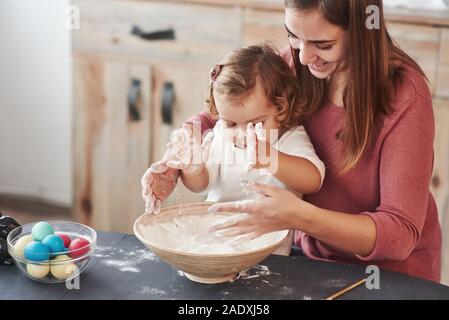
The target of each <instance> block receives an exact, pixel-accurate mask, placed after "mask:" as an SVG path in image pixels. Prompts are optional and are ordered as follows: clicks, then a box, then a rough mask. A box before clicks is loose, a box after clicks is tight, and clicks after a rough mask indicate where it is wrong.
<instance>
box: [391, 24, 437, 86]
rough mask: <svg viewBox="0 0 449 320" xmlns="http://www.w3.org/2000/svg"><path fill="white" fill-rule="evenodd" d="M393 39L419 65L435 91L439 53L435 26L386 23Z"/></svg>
mask: <svg viewBox="0 0 449 320" xmlns="http://www.w3.org/2000/svg"><path fill="white" fill-rule="evenodd" d="M388 30H389V32H390V34H391V36H392V37H393V40H394V41H395V42H396V43H397V44H398V45H399V47H400V48H401V49H403V50H404V51H405V52H407V53H408V54H409V55H410V56H411V57H412V58H413V59H415V61H416V62H418V64H419V65H420V66H421V68H422V69H423V71H424V73H425V74H426V76H427V78H428V79H429V81H430V86H431V90H432V94H435V93H436V88H437V71H438V60H439V54H440V33H441V29H440V28H437V27H429V26H420V25H411V24H410V25H409V24H402V23H388Z"/></svg>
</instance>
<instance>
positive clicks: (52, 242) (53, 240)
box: [42, 234, 64, 253]
mask: <svg viewBox="0 0 449 320" xmlns="http://www.w3.org/2000/svg"><path fill="white" fill-rule="evenodd" d="M42 243H43V244H45V245H46V246H47V247H49V248H50V252H51V253H56V252H63V251H64V241H63V240H62V239H61V237H59V236H57V235H55V234H51V235H49V236H46V237H45V238H44V240H42Z"/></svg>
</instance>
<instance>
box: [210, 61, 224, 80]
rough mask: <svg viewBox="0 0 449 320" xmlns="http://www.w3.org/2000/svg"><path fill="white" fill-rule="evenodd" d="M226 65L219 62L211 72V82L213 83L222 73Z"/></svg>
mask: <svg viewBox="0 0 449 320" xmlns="http://www.w3.org/2000/svg"><path fill="white" fill-rule="evenodd" d="M223 67H224V65H222V64H217V65H216V66H215V67H214V68H213V69H212V70H211V71H210V72H209V76H210V84H213V83H214V82H215V80H216V79H217V77H218V76H219V75H220V72H221V70H222V69H223Z"/></svg>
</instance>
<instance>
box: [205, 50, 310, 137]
mask: <svg viewBox="0 0 449 320" xmlns="http://www.w3.org/2000/svg"><path fill="white" fill-rule="evenodd" d="M257 81H260V84H261V86H262V87H263V89H264V91H265V95H266V97H267V99H268V100H269V101H270V103H271V105H273V106H274V107H275V108H276V109H277V111H278V112H277V115H276V119H275V120H276V122H277V123H278V125H279V132H280V134H281V135H282V134H283V133H285V132H286V131H288V130H290V129H292V128H294V127H296V126H298V125H299V124H300V122H301V121H302V119H301V116H302V110H301V108H299V107H298V105H297V101H298V98H299V88H298V81H297V80H296V78H295V76H294V74H293V73H292V71H291V70H290V68H289V66H288V64H287V63H286V62H285V61H284V60H283V59H282V58H281V57H280V56H279V53H278V51H277V50H276V49H275V47H273V46H272V45H270V44H261V45H252V46H248V47H244V48H239V49H236V50H234V51H233V52H232V53H231V54H229V55H228V56H227V57H226V58H225V60H224V61H223V62H222V63H221V64H219V65H217V66H216V67H215V68H214V69H213V71H211V83H210V88H209V97H208V99H207V100H206V105H207V107H208V108H209V111H210V113H211V114H212V115H213V116H217V115H218V111H217V107H216V105H215V101H214V93H215V94H219V95H225V96H226V99H229V100H230V101H233V102H236V103H238V102H241V101H243V100H244V99H245V98H247V97H249V96H250V95H251V94H252V93H253V92H254V90H255V87H256V83H257Z"/></svg>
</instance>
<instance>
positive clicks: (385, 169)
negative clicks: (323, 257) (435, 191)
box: [357, 94, 435, 261]
mask: <svg viewBox="0 0 449 320" xmlns="http://www.w3.org/2000/svg"><path fill="white" fill-rule="evenodd" d="M407 104H408V106H407V107H406V108H404V109H403V111H402V110H401V111H399V113H400V114H399V115H398V116H397V117H396V118H397V121H395V123H392V124H391V125H392V128H391V129H390V130H389V133H388V134H387V136H386V137H385V139H384V140H383V144H382V149H381V156H380V166H379V170H380V172H379V177H380V181H379V182H380V204H379V207H378V208H377V209H376V211H375V212H363V213H362V214H363V215H366V216H369V217H370V218H371V219H372V220H373V221H374V223H375V225H376V231H377V234H376V243H375V247H374V250H373V251H372V253H371V254H370V255H369V256H365V257H361V256H357V257H358V258H359V259H361V260H363V261H376V260H377V261H380V260H399V261H403V260H405V259H406V258H407V257H408V256H409V255H410V254H411V252H412V251H413V249H414V248H415V246H416V245H417V243H418V241H419V239H420V235H421V232H422V229H423V227H424V221H425V218H426V212H427V206H428V198H429V185H430V179H431V175H432V168H433V143H434V136H435V122H434V115H433V110H432V102H431V100H430V99H429V98H427V97H423V96H421V95H419V94H415V95H414V96H412V97H411V98H410V99H409V100H408V102H407ZM401 112H402V113H401Z"/></svg>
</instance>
